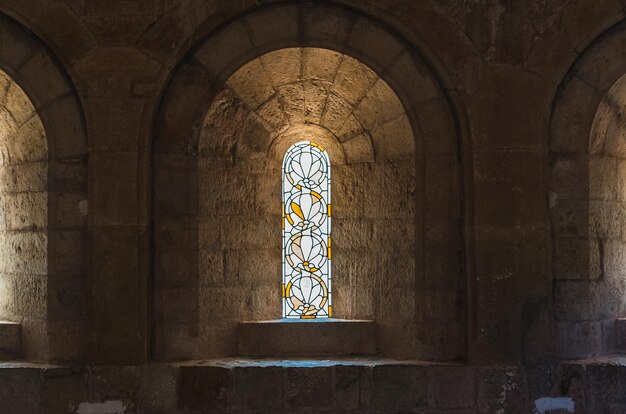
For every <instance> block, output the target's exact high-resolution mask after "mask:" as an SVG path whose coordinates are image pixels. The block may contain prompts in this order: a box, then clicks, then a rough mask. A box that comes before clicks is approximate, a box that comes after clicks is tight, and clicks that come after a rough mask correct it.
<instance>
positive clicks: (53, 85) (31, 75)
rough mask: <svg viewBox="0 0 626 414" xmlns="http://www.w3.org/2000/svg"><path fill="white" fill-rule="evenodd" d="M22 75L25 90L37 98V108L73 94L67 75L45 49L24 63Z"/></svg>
mask: <svg viewBox="0 0 626 414" xmlns="http://www.w3.org/2000/svg"><path fill="white" fill-rule="evenodd" d="M20 75H21V78H22V80H23V81H24V82H23V85H24V89H25V90H26V91H27V92H30V95H31V96H34V97H35V101H36V102H35V107H37V108H43V107H44V106H46V104H48V103H50V102H52V101H53V100H55V99H57V98H59V97H61V96H63V95H67V94H70V93H71V92H72V90H71V89H70V84H69V83H68V82H67V81H66V75H65V73H63V72H62V71H61V69H60V68H59V67H58V66H57V65H56V62H55V61H54V60H53V59H52V57H51V55H50V54H49V52H48V51H47V50H44V49H42V50H40V51H38V52H37V53H35V54H34V55H33V56H31V57H30V58H29V59H28V61H27V62H25V63H24V66H23V67H22V68H21V70H20Z"/></svg>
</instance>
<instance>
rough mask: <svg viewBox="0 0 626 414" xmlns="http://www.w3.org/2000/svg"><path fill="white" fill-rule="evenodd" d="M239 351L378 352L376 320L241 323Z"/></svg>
mask: <svg viewBox="0 0 626 414" xmlns="http://www.w3.org/2000/svg"><path fill="white" fill-rule="evenodd" d="M238 350H239V355H243V356H259V357H265V356H274V355H281V356H287V357H291V356H300V357H310V356H340V355H375V354H376V353H378V347H377V344H376V324H375V323H374V322H373V321H364V320H345V319H314V320H306V319H304V320H300V319H278V320H272V321H255V322H242V323H240V324H239V344H238Z"/></svg>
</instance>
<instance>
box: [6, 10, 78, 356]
mask: <svg viewBox="0 0 626 414" xmlns="http://www.w3.org/2000/svg"><path fill="white" fill-rule="evenodd" d="M0 35H1V36H2V37H3V38H5V39H10V41H11V42H12V43H13V44H14V45H15V47H13V48H3V49H2V51H0V319H6V320H9V321H12V322H15V323H18V324H19V325H20V326H21V348H20V350H19V355H17V356H20V357H23V358H26V359H29V360H45V361H50V360H74V361H76V360H81V359H82V358H83V357H84V350H85V345H86V340H85V328H86V325H87V324H86V319H87V314H88V312H87V310H88V301H87V295H86V293H87V288H88V283H87V277H86V273H87V268H86V267H87V263H88V260H87V258H86V253H87V251H86V248H85V245H86V234H87V232H86V226H87V210H88V206H87V159H86V152H87V139H86V134H85V130H84V126H83V117H82V112H81V109H80V104H79V100H78V97H77V95H76V91H75V89H74V87H73V85H72V84H71V83H70V81H69V77H68V76H67V74H66V73H65V71H64V70H63V69H62V68H61V66H60V64H59V63H58V61H57V59H56V58H55V57H54V56H53V55H52V54H51V53H50V51H49V50H48V49H47V48H46V47H45V46H44V45H43V44H42V43H41V42H40V41H39V40H38V39H36V38H34V37H33V35H32V33H31V32H29V31H27V30H26V29H25V28H23V27H22V26H20V25H19V24H17V23H16V22H14V21H13V20H11V19H9V18H7V17H6V16H3V15H0ZM3 334H4V332H3ZM5 339H6V338H5ZM3 343H4V342H3ZM1 351H2V350H0V352H1ZM5 356H6V355H5ZM11 356H12V357H15V356H16V355H11Z"/></svg>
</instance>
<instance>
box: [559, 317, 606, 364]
mask: <svg viewBox="0 0 626 414" xmlns="http://www.w3.org/2000/svg"><path fill="white" fill-rule="evenodd" d="M558 329H559V353H560V355H561V357H562V358H564V359H572V358H582V357H586V356H589V355H594V354H597V353H599V352H601V351H602V322H594V321H589V322H587V321H582V322H558Z"/></svg>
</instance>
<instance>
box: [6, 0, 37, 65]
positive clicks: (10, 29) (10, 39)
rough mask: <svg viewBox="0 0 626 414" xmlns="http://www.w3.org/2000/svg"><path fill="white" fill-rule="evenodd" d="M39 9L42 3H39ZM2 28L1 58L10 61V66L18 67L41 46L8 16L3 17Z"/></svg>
mask: <svg viewBox="0 0 626 414" xmlns="http://www.w3.org/2000/svg"><path fill="white" fill-rule="evenodd" d="M36 7H37V10H39V8H40V7H41V5H37V6H36ZM0 26H1V27H2V28H1V29H0V31H1V33H2V35H0V59H2V62H7V63H9V65H10V66H12V67H15V68H18V67H21V66H22V64H23V63H24V62H25V61H26V60H27V59H28V58H29V57H30V56H32V54H33V53H34V51H35V50H37V49H38V48H39V47H40V46H39V45H38V44H37V42H36V40H35V39H34V38H33V37H32V36H29V35H27V33H28V32H27V31H26V30H24V29H23V28H22V27H21V26H18V24H17V23H16V22H14V21H13V20H12V19H10V18H9V17H8V16H7V17H4V18H3V19H2V25H0ZM11 75H12V74H11Z"/></svg>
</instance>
